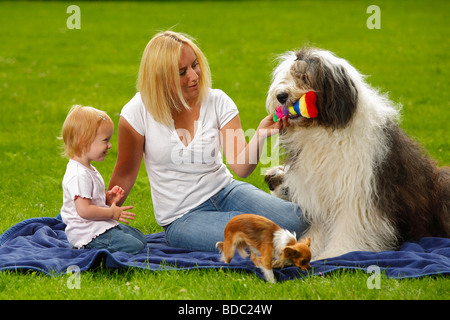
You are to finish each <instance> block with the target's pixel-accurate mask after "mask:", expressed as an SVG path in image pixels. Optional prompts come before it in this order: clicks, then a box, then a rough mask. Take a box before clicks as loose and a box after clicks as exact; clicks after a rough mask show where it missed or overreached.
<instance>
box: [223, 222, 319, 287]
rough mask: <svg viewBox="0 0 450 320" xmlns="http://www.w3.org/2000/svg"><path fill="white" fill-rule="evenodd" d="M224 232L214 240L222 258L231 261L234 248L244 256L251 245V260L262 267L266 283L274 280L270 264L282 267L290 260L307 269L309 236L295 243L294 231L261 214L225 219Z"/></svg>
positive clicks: (309, 255) (309, 252)
mask: <svg viewBox="0 0 450 320" xmlns="http://www.w3.org/2000/svg"><path fill="white" fill-rule="evenodd" d="M224 234H225V241H219V242H217V243H216V247H217V248H218V249H219V252H221V253H222V260H223V261H224V262H225V263H230V261H231V260H232V259H233V257H234V254H235V252H236V249H237V250H238V252H239V254H240V255H241V257H247V256H248V253H247V252H246V250H245V249H246V248H250V250H251V255H250V259H251V260H252V261H253V263H254V264H255V266H257V267H258V268H260V269H261V270H262V272H263V274H264V277H265V279H266V281H268V282H272V283H274V282H275V279H274V275H273V271H272V267H273V264H272V263H274V264H275V265H277V266H280V267H283V266H284V265H285V264H286V262H291V263H292V264H294V265H296V266H297V267H299V268H301V269H303V270H307V269H309V268H310V265H309V261H310V260H311V251H310V250H309V246H310V244H311V239H309V238H306V239H303V240H300V241H299V242H297V239H296V237H295V233H291V232H290V231H288V230H286V229H282V228H280V227H279V226H278V225H276V224H275V223H274V222H272V221H270V220H269V219H267V218H264V217H262V216H258V215H255V214H241V215H239V216H236V217H234V218H233V219H231V220H230V221H229V222H228V224H227V225H226V227H225V231H224ZM258 255H260V257H258ZM274 258H275V260H276V261H275V262H274V261H273V259H274Z"/></svg>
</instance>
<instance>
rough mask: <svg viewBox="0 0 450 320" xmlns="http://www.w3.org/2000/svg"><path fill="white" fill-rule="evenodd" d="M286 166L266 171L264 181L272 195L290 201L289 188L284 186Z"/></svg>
mask: <svg viewBox="0 0 450 320" xmlns="http://www.w3.org/2000/svg"><path fill="white" fill-rule="evenodd" d="M284 172H285V171H284V166H277V167H273V168H270V169H269V170H267V171H266V174H265V176H264V180H265V181H266V183H267V185H268V186H269V189H270V193H271V194H272V195H274V196H276V197H278V198H281V199H284V200H289V188H288V187H287V186H285V185H284Z"/></svg>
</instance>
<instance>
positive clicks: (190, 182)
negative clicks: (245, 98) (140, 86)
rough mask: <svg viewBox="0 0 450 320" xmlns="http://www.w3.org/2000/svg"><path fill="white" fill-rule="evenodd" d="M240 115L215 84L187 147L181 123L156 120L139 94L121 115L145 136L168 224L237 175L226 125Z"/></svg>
mask: <svg viewBox="0 0 450 320" xmlns="http://www.w3.org/2000/svg"><path fill="white" fill-rule="evenodd" d="M237 114H238V110H237V107H236V104H235V103H234V102H233V100H231V98H230V97H228V96H227V95H226V94H225V93H224V92H223V91H221V90H218V89H210V91H209V94H208V97H207V99H205V101H204V102H203V103H202V105H201V108H200V115H199V118H198V122H197V123H196V124H195V128H196V131H195V135H194V138H193V139H192V141H191V143H190V144H189V145H188V146H185V145H184V144H183V143H182V142H181V140H180V138H179V136H178V133H177V131H176V130H175V126H174V125H173V124H172V125H171V126H165V125H163V124H161V123H159V122H156V121H155V120H154V119H153V116H152V115H151V114H150V113H149V112H148V111H147V109H146V108H145V106H144V104H143V103H142V99H141V95H140V93H137V94H136V95H135V96H134V97H133V98H132V99H131V100H130V101H129V102H128V103H127V104H126V105H125V106H124V107H123V109H122V113H121V116H122V117H123V118H125V120H127V122H128V123H129V124H130V125H131V126H132V127H133V128H134V130H136V132H138V133H139V134H140V135H142V136H144V137H145V150H144V162H145V167H146V170H147V175H148V178H149V181H150V186H151V193H152V202H153V208H154V211H155V217H156V221H157V222H158V224H159V225H161V226H166V225H168V224H170V223H171V222H173V221H174V220H176V219H177V218H179V217H181V216H182V215H184V214H185V213H187V212H188V211H189V210H191V209H193V208H195V207H197V206H198V205H200V204H201V203H203V202H205V201H206V200H208V199H209V198H211V197H212V196H213V195H215V194H216V193H217V192H219V191H220V190H221V189H223V188H224V187H226V186H227V185H228V184H229V183H231V181H232V180H233V176H232V175H231V173H230V172H229V170H228V169H227V167H226V166H225V164H224V163H223V161H222V154H221V152H220V139H219V132H220V129H221V128H222V127H223V126H225V125H226V124H227V123H228V122H229V121H230V120H231V119H233V118H234V117H235V116H236V115H237Z"/></svg>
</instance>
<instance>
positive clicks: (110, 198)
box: [106, 186, 125, 205]
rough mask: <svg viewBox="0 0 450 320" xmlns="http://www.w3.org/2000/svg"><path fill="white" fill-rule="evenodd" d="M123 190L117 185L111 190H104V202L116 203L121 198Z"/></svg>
mask: <svg viewBox="0 0 450 320" xmlns="http://www.w3.org/2000/svg"><path fill="white" fill-rule="evenodd" d="M124 193H125V191H124V190H123V189H122V188H121V187H119V186H114V187H113V188H112V189H111V190H109V191H106V204H108V205H109V204H111V203H117V202H119V201H120V199H122V198H123V195H124Z"/></svg>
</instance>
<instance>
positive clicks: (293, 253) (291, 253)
mask: <svg viewBox="0 0 450 320" xmlns="http://www.w3.org/2000/svg"><path fill="white" fill-rule="evenodd" d="M283 252H284V257H285V258H286V259H293V258H298V257H300V252H298V251H297V250H295V249H293V248H292V247H284V249H283Z"/></svg>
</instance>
